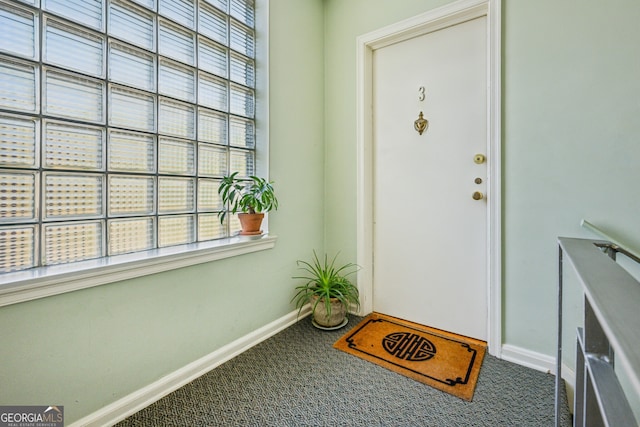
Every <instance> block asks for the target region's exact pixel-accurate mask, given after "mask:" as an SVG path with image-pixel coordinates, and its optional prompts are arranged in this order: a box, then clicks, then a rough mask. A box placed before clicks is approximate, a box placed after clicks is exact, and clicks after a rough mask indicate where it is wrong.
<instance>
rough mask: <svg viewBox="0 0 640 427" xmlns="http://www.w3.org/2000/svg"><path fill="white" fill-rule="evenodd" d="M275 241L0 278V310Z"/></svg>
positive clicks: (225, 243)
mask: <svg viewBox="0 0 640 427" xmlns="http://www.w3.org/2000/svg"><path fill="white" fill-rule="evenodd" d="M276 240H277V237H276V236H269V235H265V236H263V237H261V238H260V239H255V240H246V239H244V238H241V237H233V238H228V239H220V240H214V241H211V242H202V243H193V244H190V245H182V246H172V247H168V248H162V249H155V250H152V251H145V252H137V253H132V254H127V255H118V256H114V257H107V258H99V259H96V260H89V261H82V262H77V263H72V264H62V265H55V266H51V267H42V268H37V269H33V270H27V271H22V272H16V273H8V274H4V275H2V276H0V307H2V306H5V305H11V304H17V303H21V302H25V301H30V300H34V299H38V298H44V297H49V296H53V295H58V294H63V293H66V292H72V291H77V290H80V289H86V288H91V287H94V286H100V285H104V284H107V283H114V282H119V281H121V280H126V279H133V278H135V277H141V276H146V275H149V274H155V273H161V272H163V271H168V270H174V269H176V268H182V267H189V266H192V265H196V264H201V263H205V262H210V261H216V260H220V259H224V258H229V257H233V256H237V255H243V254H248V253H251V252H257V251H262V250H266V249H271V248H273V247H274V246H275V244H276Z"/></svg>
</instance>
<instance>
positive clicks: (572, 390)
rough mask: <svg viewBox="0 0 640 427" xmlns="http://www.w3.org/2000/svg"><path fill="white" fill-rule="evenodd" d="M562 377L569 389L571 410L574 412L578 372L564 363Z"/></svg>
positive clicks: (568, 399)
mask: <svg viewBox="0 0 640 427" xmlns="http://www.w3.org/2000/svg"><path fill="white" fill-rule="evenodd" d="M562 379H563V380H564V385H565V388H566V390H567V403H568V404H569V411H570V412H571V413H572V414H573V403H574V399H575V395H576V373H575V371H574V370H573V369H571V368H570V367H569V366H567V365H565V364H564V363H563V364H562Z"/></svg>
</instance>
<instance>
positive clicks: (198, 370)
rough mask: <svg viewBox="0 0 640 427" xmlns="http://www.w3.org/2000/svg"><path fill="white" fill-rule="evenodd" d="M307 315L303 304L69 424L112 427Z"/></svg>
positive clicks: (72, 425)
mask: <svg viewBox="0 0 640 427" xmlns="http://www.w3.org/2000/svg"><path fill="white" fill-rule="evenodd" d="M309 314H310V310H309V307H308V306H307V307H304V308H303V310H302V312H301V313H300V316H299V317H298V310H295V311H293V312H291V313H289V314H287V315H285V316H283V317H281V318H279V319H276V320H274V321H273V322H271V323H269V324H267V325H265V326H263V327H261V328H260V329H257V330H255V331H253V332H251V333H249V334H247V335H245V336H243V337H241V338H238V339H237V340H235V341H233V342H232V343H230V344H227V345H225V346H224V347H222V348H220V349H218V350H216V351H214V352H213V353H210V354H208V355H206V356H204V357H201V358H200V359H198V360H196V361H194V362H192V363H190V364H188V365H186V366H184V367H182V368H180V369H178V370H177V371H174V372H172V373H170V374H168V375H166V376H164V377H162V378H160V379H159V380H157V381H155V382H153V383H151V384H149V385H148V386H146V387H143V388H141V389H140V390H137V391H135V392H133V393H131V394H129V395H127V396H125V397H123V398H121V399H119V400H117V401H115V402H113V403H111V404H109V405H107V406H105V407H104V408H102V409H100V410H98V411H96V412H94V413H92V414H90V415H87V416H86V417H84V418H81V419H80V420H78V421H76V422H74V423H72V424H71V425H70V426H69V427H88V426H91V427H93V426H96V427H97V426H112V425H114V424H116V423H117V422H119V421H122V420H123V419H125V418H127V417H128V416H130V415H132V414H134V413H136V412H138V411H139V410H141V409H143V408H145V407H147V406H149V405H150V404H152V403H153V402H155V401H157V400H159V399H161V398H162V397H164V396H166V395H167V394H169V393H171V392H173V391H175V390H177V389H179V388H180V387H182V386H183V385H185V384H188V383H190V382H191V381H193V380H195V379H196V378H198V377H200V376H202V375H204V374H206V373H207V372H209V371H210V370H212V369H213V368H215V367H217V366H219V365H221V364H223V363H224V362H226V361H228V360H230V359H232V358H234V357H235V356H237V355H239V354H240V353H242V352H244V351H246V350H248V349H250V348H251V347H253V346H254V345H256V344H258V343H260V342H262V341H264V340H266V339H267V338H269V337H271V336H273V335H275V334H277V333H278V332H280V331H282V330H283V329H286V328H288V327H289V326H291V325H293V324H294V323H295V322H296V321H297V320H298V318H300V319H301V318H303V317H306V316H308V315H309Z"/></svg>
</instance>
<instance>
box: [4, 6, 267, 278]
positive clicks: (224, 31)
mask: <svg viewBox="0 0 640 427" xmlns="http://www.w3.org/2000/svg"><path fill="white" fill-rule="evenodd" d="M254 22H255V0H38V1H24V0H0V29H1V34H0V273H7V272H12V271H17V270H25V269H30V268H36V267H41V266H47V265H53V264H62V263H70V262H76V261H82V260H88V259H94V258H101V257H107V256H114V255H120V254H125V253H130V252H138V251H146V250H150V249H156V248H161V247H166V246H173V245H182V244H187V243H194V242H199V241H207V240H214V239H221V238H225V237H228V236H230V235H231V234H233V233H234V232H235V231H237V230H238V227H239V225H238V221H237V218H236V217H228V220H227V222H226V223H224V224H220V221H219V220H218V212H220V211H221V210H223V209H224V208H225V207H224V206H223V204H222V202H221V200H220V198H219V196H218V194H217V188H218V185H219V182H220V179H221V178H222V176H224V175H225V174H229V173H231V172H235V171H238V172H239V173H240V174H241V175H242V176H244V177H246V178H248V177H249V176H250V175H254V174H255V158H256V154H255V149H256V144H255V111H256V108H255V102H256V101H255V100H256V93H255V90H256V88H255V82H256V61H255V40H256V34H255V29H254V25H255V24H254Z"/></svg>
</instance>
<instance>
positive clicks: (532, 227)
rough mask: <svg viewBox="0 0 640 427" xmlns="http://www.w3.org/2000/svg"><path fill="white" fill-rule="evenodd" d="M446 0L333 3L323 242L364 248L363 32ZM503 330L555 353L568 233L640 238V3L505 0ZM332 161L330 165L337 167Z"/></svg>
mask: <svg viewBox="0 0 640 427" xmlns="http://www.w3.org/2000/svg"><path fill="white" fill-rule="evenodd" d="M443 3H448V2H447V1H435V0H431V1H424V0H423V1H413V0H394V1H393V2H391V1H388V0H350V1H343V0H327V1H326V2H325V13H326V15H325V28H326V30H327V31H326V36H325V67H326V80H325V90H326V95H325V99H326V106H325V110H326V113H325V134H326V137H325V143H326V145H327V166H328V168H327V172H328V173H327V174H326V177H325V182H326V190H325V191H326V193H327V195H326V200H327V203H326V216H325V227H326V246H327V247H328V248H329V249H333V248H342V249H343V251H346V253H347V254H348V255H349V256H351V257H355V255H356V240H355V237H356V175H355V174H356V171H355V164H356V123H355V114H356V85H355V76H356V60H355V48H356V44H355V40H356V37H357V36H359V35H361V34H364V33H367V32H370V31H373V30H375V29H378V28H380V27H383V26H386V25H389V24H392V23H395V22H397V21H400V20H402V19H405V18H408V17H411V16H414V15H416V14H419V13H422V12H425V11H427V10H430V9H433V8H434V7H438V6H441V5H442V4H443ZM502 14H503V19H502V44H503V76H502V78H503V86H502V96H503V105H502V109H503V113H502V120H503V133H502V136H503V140H502V145H503V177H502V179H503V187H504V189H503V239H504V241H503V250H504V259H503V269H504V271H503V274H504V277H503V341H504V343H505V344H511V345H514V346H517V347H521V348H523V349H526V350H530V351H533V352H538V353H541V354H543V355H548V356H553V355H554V354H555V345H556V341H555V333H556V326H555V325H556V323H555V312H556V283H557V245H556V238H557V236H575V237H594V236H593V235H591V234H590V233H588V232H586V231H585V230H583V229H581V228H580V226H579V224H580V220H581V219H582V218H585V219H587V220H589V221H591V222H592V223H594V224H596V225H598V226H600V227H602V228H604V229H608V230H610V231H611V233H612V234H613V235H614V236H615V237H617V238H618V239H619V240H621V241H625V242H627V243H628V244H630V245H631V246H633V247H635V248H636V249H638V248H640V229H639V228H638V218H639V214H640V197H638V182H640V167H639V165H640V144H639V143H638V136H639V135H640V120H639V119H638V118H639V117H640V79H639V78H638V76H639V75H640V56H638V54H637V52H638V40H640V26H638V25H637V23H638V22H640V2H638V1H637V0H614V1H610V2H603V1H600V0H589V1H575V0H574V1H570V0H540V1H535V2H533V1H528V2H527V1H517V0H503V7H502ZM331 165H335V167H331V169H330V172H329V167H330V166H331Z"/></svg>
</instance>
